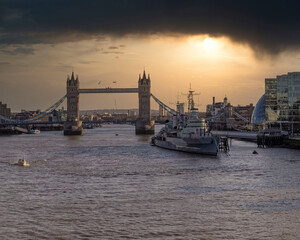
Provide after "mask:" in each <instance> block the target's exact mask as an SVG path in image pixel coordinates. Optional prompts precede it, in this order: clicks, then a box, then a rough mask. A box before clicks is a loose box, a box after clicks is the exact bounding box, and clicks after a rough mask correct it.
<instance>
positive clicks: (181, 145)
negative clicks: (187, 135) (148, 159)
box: [152, 137, 218, 156]
mask: <svg viewBox="0 0 300 240" xmlns="http://www.w3.org/2000/svg"><path fill="white" fill-rule="evenodd" d="M212 140H213V138H212ZM152 143H153V145H155V146H157V147H161V148H166V149H170V150H175V151H180V152H188V153H197V154H205V155H212V156H216V155H217V154H218V145H217V143H216V142H215V141H214V140H213V141H209V142H208V143H204V144H198V145H192V146H190V145H188V144H187V142H186V141H184V140H183V139H180V138H169V137H167V138H165V139H164V140H162V139H158V138H153V139H152Z"/></svg>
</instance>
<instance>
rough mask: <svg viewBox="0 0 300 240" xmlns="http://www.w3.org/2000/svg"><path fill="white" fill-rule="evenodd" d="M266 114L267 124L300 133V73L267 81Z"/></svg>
mask: <svg viewBox="0 0 300 240" xmlns="http://www.w3.org/2000/svg"><path fill="white" fill-rule="evenodd" d="M265 114H266V121H267V123H270V124H279V125H280V127H281V128H283V129H284V130H288V131H292V132H300V72H289V73H288V74H284V75H280V76H277V77H276V78H266V79H265Z"/></svg>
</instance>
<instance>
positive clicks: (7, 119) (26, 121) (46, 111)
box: [0, 95, 67, 123]
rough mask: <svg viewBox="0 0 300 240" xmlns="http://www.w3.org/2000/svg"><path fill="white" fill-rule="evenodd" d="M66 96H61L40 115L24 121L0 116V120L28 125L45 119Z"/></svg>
mask: <svg viewBox="0 0 300 240" xmlns="http://www.w3.org/2000/svg"><path fill="white" fill-rule="evenodd" d="M66 97H67V95H65V96H63V97H62V98H60V99H59V100H58V101H57V102H56V103H54V104H53V105H51V106H50V107H49V108H47V109H46V110H45V111H43V112H41V113H40V114H38V115H36V116H34V117H32V118H29V119H25V120H17V119H12V118H8V117H5V116H2V115H0V119H2V120H4V121H6V122H13V123H29V122H36V121H37V120H39V119H41V118H43V117H45V116H46V115H49V114H51V113H52V112H53V110H55V109H56V108H58V107H59V105H60V104H62V103H63V101H64V100H65V99H66Z"/></svg>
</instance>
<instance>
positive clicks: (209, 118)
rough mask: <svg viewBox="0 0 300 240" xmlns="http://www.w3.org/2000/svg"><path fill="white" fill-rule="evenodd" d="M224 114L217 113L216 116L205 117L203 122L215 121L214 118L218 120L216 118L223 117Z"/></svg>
mask: <svg viewBox="0 0 300 240" xmlns="http://www.w3.org/2000/svg"><path fill="white" fill-rule="evenodd" d="M225 113H226V112H221V113H218V114H216V115H213V116H209V117H206V118H205V120H206V121H210V120H213V119H216V118H218V117H221V116H223V115H224V114H225Z"/></svg>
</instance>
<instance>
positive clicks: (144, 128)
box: [135, 71, 154, 134]
mask: <svg viewBox="0 0 300 240" xmlns="http://www.w3.org/2000/svg"><path fill="white" fill-rule="evenodd" d="M150 89H151V81H150V75H149V74H148V78H147V77H146V73H145V71H144V74H143V77H142V78H141V75H139V81H138V91H139V93H138V95H139V117H138V119H137V121H136V125H135V133H136V134H154V121H153V120H152V121H151V108H150V97H151V92H150Z"/></svg>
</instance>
